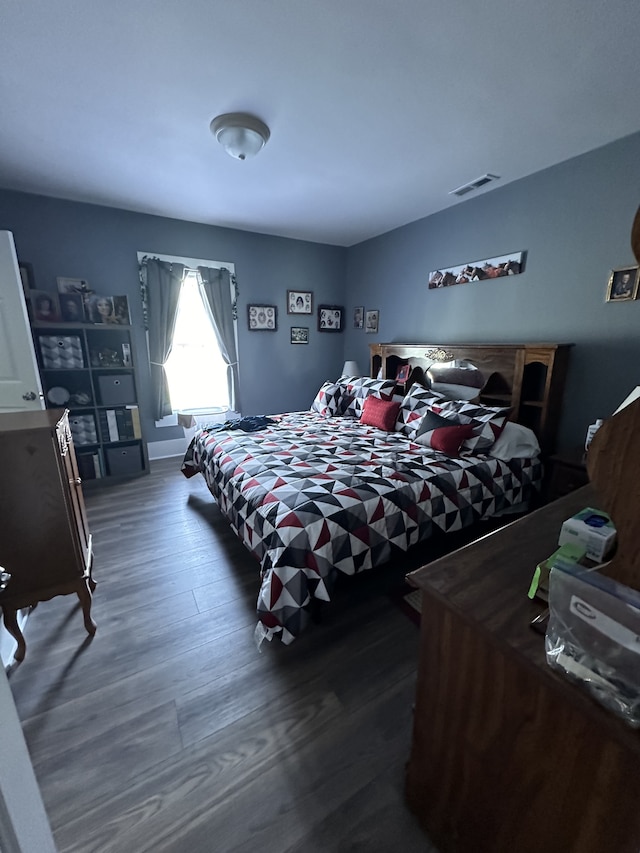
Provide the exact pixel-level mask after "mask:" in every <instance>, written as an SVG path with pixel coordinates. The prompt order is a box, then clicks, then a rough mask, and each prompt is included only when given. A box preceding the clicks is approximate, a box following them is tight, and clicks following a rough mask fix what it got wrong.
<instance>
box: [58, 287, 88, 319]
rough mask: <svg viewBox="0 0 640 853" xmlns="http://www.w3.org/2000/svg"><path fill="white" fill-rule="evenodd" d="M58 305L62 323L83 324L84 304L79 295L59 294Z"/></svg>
mask: <svg viewBox="0 0 640 853" xmlns="http://www.w3.org/2000/svg"><path fill="white" fill-rule="evenodd" d="M58 304H59V305H60V319H61V320H62V321H63V322H64V323H84V303H83V300H82V296H81V295H80V294H79V293H59V294H58Z"/></svg>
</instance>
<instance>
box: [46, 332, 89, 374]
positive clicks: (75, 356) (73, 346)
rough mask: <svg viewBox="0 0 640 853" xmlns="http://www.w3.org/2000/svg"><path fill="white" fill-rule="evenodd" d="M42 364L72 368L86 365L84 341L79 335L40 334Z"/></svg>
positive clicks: (49, 366) (51, 366) (65, 368)
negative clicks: (82, 341)
mask: <svg viewBox="0 0 640 853" xmlns="http://www.w3.org/2000/svg"><path fill="white" fill-rule="evenodd" d="M38 341H39V344H40V354H41V355H42V366H43V367H46V368H48V369H50V368H62V369H64V370H70V369H73V368H82V367H84V355H83V353H82V343H81V341H80V338H79V337H78V336H77V335H40V337H39V338H38Z"/></svg>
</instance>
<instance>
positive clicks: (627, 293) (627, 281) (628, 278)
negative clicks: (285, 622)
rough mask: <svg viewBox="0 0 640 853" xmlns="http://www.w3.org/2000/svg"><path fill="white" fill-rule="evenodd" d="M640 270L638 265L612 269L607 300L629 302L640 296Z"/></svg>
mask: <svg viewBox="0 0 640 853" xmlns="http://www.w3.org/2000/svg"><path fill="white" fill-rule="evenodd" d="M639 284H640V270H639V269H638V267H637V266H629V267H618V268H617V269H613V270H611V273H610V274H609V282H608V284H607V302H629V301H632V300H633V299H637V298H638V285H639Z"/></svg>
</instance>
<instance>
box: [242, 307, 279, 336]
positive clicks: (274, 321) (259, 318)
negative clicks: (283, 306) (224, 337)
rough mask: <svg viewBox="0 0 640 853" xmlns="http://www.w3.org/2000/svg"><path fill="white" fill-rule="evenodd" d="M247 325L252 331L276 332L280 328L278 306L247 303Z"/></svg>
mask: <svg viewBox="0 0 640 853" xmlns="http://www.w3.org/2000/svg"><path fill="white" fill-rule="evenodd" d="M247 325H248V328H249V331H250V332H275V331H276V330H277V328H278V308H277V306H275V305H255V304H251V305H247Z"/></svg>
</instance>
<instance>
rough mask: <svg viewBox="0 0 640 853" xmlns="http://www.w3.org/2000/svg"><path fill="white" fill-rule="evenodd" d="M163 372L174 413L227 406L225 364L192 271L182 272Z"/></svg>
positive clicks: (195, 275)
mask: <svg viewBox="0 0 640 853" xmlns="http://www.w3.org/2000/svg"><path fill="white" fill-rule="evenodd" d="M165 369H166V372H167V378H168V381H169V392H170V394H171V406H172V408H173V411H174V412H177V411H188V410H191V411H193V410H196V411H202V410H209V411H210V410H211V409H216V408H224V409H227V408H228V407H229V390H228V385H227V365H226V364H225V363H224V361H223V359H222V356H221V355H220V349H219V347H218V341H217V339H216V335H215V332H214V331H213V327H212V325H211V321H210V319H209V313H208V311H207V308H206V305H205V302H204V298H203V294H202V292H201V289H200V276H199V274H198V272H197V271H196V270H192V269H187V270H185V274H184V279H183V281H182V289H181V291H180V299H179V301H178V315H177V317H176V328H175V332H174V335H173V347H172V350H171V355H170V356H169V360H168V362H167V364H166V365H165Z"/></svg>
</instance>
